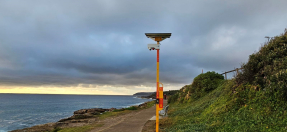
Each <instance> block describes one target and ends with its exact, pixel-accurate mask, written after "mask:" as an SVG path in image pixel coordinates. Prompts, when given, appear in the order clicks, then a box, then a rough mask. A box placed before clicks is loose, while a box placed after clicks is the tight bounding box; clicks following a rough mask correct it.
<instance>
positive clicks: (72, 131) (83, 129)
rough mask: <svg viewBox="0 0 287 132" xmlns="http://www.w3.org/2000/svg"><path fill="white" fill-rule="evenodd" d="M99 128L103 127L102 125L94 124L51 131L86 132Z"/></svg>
mask: <svg viewBox="0 0 287 132" xmlns="http://www.w3.org/2000/svg"><path fill="white" fill-rule="evenodd" d="M101 126H103V124H97V123H94V124H91V125H85V126H80V127H71V128H63V129H58V131H53V132H87V131H90V130H92V129H94V128H96V127H101Z"/></svg>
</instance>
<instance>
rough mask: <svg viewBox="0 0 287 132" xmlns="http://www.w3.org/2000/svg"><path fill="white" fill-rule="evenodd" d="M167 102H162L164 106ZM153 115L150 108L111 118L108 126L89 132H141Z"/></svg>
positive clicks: (153, 108)
mask: <svg viewBox="0 0 287 132" xmlns="http://www.w3.org/2000/svg"><path fill="white" fill-rule="evenodd" d="M166 104H167V101H166V100H164V106H165V105H166ZM154 115H155V106H152V107H151V108H148V109H145V110H141V111H137V112H131V113H129V114H126V115H123V116H118V117H115V118H113V121H112V122H110V124H106V123H105V125H106V127H101V129H94V130H92V131H91V132H141V131H142V128H143V126H144V124H145V123H146V122H147V121H148V120H149V119H150V118H151V117H153V116H154Z"/></svg>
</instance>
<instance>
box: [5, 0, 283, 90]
mask: <svg viewBox="0 0 287 132" xmlns="http://www.w3.org/2000/svg"><path fill="white" fill-rule="evenodd" d="M286 5H287V1H286V0H275V1H274V0H252V1H250V0H240V1H239V0H237V1H230V0H180V1H174V0H141V1H135V0H81V1H70V0H57V1H56V0H54V1H51V0H0V92H1V89H2V92H13V90H14V91H16V92H17V91H18V92H19V90H20V91H21V90H22V91H25V90H26V91H28V92H29V91H30V93H69V91H70V92H71V91H73V90H74V93H77V91H78V93H79V94H80V93H83V94H87V93H88V94H133V93H135V92H141V91H155V83H156V51H149V50H148V48H147V44H153V43H155V42H154V41H153V40H151V39H148V38H146V36H145V33H158V32H160V33H161V32H162V33H172V36H171V38H169V39H166V40H164V41H162V42H161V50H160V81H161V82H162V83H163V84H164V86H165V87H164V89H165V90H170V89H180V88H181V87H182V86H184V85H186V84H190V83H191V82H192V80H193V78H194V77H196V76H197V75H198V74H200V73H201V70H202V69H203V71H204V72H207V71H216V72H219V73H222V72H223V71H229V70H232V69H234V68H237V67H240V65H241V64H242V63H244V62H247V61H248V57H249V55H250V54H252V53H254V52H255V51H258V49H259V47H260V46H261V45H262V44H263V43H264V42H266V41H267V39H266V38H264V37H265V36H270V37H273V36H276V35H280V34H281V33H283V31H284V29H285V28H287V17H286V13H287V8H286ZM229 76H232V74H230V75H229ZM35 91H36V92H35ZM41 91H42V92H41ZM49 91H50V92H49ZM81 91H82V92H81ZM83 91H84V92H83Z"/></svg>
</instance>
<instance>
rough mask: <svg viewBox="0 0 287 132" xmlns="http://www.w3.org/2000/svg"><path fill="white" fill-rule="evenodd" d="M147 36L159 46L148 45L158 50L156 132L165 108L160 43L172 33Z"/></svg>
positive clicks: (149, 34) (149, 47) (150, 48)
mask: <svg viewBox="0 0 287 132" xmlns="http://www.w3.org/2000/svg"><path fill="white" fill-rule="evenodd" d="M145 35H146V36H147V37H148V38H150V39H152V40H154V41H156V42H157V44H148V49H149V50H157V65H156V69H157V70H156V71H157V72H156V132H158V130H159V113H158V112H159V110H161V109H162V107H163V84H162V83H160V82H159V50H160V44H159V42H160V41H162V40H164V39H166V38H170V36H171V33H145ZM159 84H161V85H162V87H159Z"/></svg>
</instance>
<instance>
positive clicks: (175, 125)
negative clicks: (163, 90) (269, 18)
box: [160, 30, 287, 132]
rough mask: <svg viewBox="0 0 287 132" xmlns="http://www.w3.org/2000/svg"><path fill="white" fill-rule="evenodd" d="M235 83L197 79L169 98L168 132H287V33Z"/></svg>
mask: <svg viewBox="0 0 287 132" xmlns="http://www.w3.org/2000/svg"><path fill="white" fill-rule="evenodd" d="M242 68H243V70H242V72H241V73H239V74H238V75H237V76H236V77H235V78H234V79H231V80H223V76H221V75H219V74H217V73H215V72H207V73H204V74H200V75H198V76H197V77H196V78H195V79H194V81H193V83H192V84H191V85H186V86H184V87H183V88H182V89H181V90H180V91H179V92H178V93H176V94H175V95H173V96H172V97H170V98H169V100H168V102H169V103H170V111H169V113H168V114H169V117H168V118H166V119H163V120H162V122H161V126H160V127H161V128H162V130H163V131H170V132H173V131H179V132H181V131H182V132H183V131H287V118H285V117H286V116H287V102H286V101H287V30H285V33H284V34H281V35H279V36H276V37H274V38H273V39H271V40H270V41H269V42H268V43H266V44H265V45H263V46H262V47H261V48H260V50H259V51H258V52H256V53H254V54H252V55H250V56H249V60H248V62H247V63H245V64H243V65H242Z"/></svg>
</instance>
